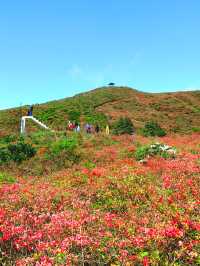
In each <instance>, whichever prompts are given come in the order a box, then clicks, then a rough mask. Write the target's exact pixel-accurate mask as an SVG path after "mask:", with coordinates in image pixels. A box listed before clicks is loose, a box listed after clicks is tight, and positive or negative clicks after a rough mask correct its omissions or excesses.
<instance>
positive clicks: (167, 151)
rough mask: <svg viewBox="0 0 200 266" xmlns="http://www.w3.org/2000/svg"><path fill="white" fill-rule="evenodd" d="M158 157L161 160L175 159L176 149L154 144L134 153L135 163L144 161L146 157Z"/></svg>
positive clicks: (142, 147)
mask: <svg viewBox="0 0 200 266" xmlns="http://www.w3.org/2000/svg"><path fill="white" fill-rule="evenodd" d="M155 155H159V156H161V157H162V158H165V159H167V158H175V156H176V149H175V148H173V147H170V146H168V145H165V144H160V143H155V144H151V145H146V146H141V147H138V149H137V150H136V152H135V158H136V160H137V161H141V160H144V159H145V158H147V157H150V156H155Z"/></svg>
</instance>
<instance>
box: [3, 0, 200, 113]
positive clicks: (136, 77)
mask: <svg viewBox="0 0 200 266" xmlns="http://www.w3.org/2000/svg"><path fill="white" fill-rule="evenodd" d="M108 82H115V83H116V84H117V85H127V86H130V87H134V88H137V89H139V90H142V91H147V92H148V91H150V92H164V91H176V90H187V89H189V90H191V89H199V88H200V1H199V0H190V1H189V0H167V1H164V0H163V1H162V0H101V1H98V0H57V1H56V0H29V1H27V0H18V1H17V0H6V1H1V3H0V109H3V108H7V107H11V106H19V105H20V103H22V104H32V103H41V102H45V101H48V100H53V99H59V98H63V97H67V96H71V95H74V94H76V93H79V92H83V91H86V90H90V89H92V88H95V87H98V86H102V85H105V84H107V83H108Z"/></svg>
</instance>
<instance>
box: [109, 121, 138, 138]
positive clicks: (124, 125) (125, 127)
mask: <svg viewBox="0 0 200 266" xmlns="http://www.w3.org/2000/svg"><path fill="white" fill-rule="evenodd" d="M133 132H134V127H133V123H132V121H131V120H130V118H128V117H121V118H120V119H119V120H118V121H117V122H116V123H115V124H114V126H113V133H114V134H115V135H122V134H132V133H133Z"/></svg>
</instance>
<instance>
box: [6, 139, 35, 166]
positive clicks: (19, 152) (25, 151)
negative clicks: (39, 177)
mask: <svg viewBox="0 0 200 266" xmlns="http://www.w3.org/2000/svg"><path fill="white" fill-rule="evenodd" d="M7 148H8V151H9V152H10V157H11V160H13V161H14V162H18V163H20V162H22V161H24V160H27V159H29V158H31V157H33V156H34V155H35V154H36V150H35V148H33V146H32V145H31V144H29V143H24V142H18V143H16V144H9V145H8V147H7Z"/></svg>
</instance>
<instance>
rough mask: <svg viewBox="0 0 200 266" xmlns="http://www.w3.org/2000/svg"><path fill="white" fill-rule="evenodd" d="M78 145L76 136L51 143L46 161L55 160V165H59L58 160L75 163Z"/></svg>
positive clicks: (77, 156) (77, 157)
mask: <svg viewBox="0 0 200 266" xmlns="http://www.w3.org/2000/svg"><path fill="white" fill-rule="evenodd" d="M78 144H79V139H78V137H77V136H71V137H70V138H61V139H59V140H57V141H55V142H53V143H51V145H50V147H49V150H48V152H47V153H46V157H47V159H51V160H55V161H56V162H57V163H59V162H58V158H59V159H60V160H62V161H65V160H68V161H72V162H77V161H78V160H79V154H78V152H77V147H78Z"/></svg>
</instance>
